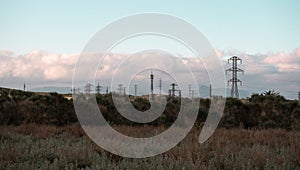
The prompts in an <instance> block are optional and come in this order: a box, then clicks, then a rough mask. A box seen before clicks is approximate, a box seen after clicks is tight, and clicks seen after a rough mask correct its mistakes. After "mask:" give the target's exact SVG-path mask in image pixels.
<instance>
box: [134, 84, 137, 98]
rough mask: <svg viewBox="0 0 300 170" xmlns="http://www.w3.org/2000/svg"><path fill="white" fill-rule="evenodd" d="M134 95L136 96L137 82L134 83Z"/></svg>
mask: <svg viewBox="0 0 300 170" xmlns="http://www.w3.org/2000/svg"><path fill="white" fill-rule="evenodd" d="M134 95H135V96H137V84H135V85H134Z"/></svg>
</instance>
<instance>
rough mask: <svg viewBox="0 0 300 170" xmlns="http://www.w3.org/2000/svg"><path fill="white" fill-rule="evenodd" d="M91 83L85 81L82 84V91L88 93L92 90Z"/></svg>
mask: <svg viewBox="0 0 300 170" xmlns="http://www.w3.org/2000/svg"><path fill="white" fill-rule="evenodd" d="M92 86H93V85H92V84H91V83H87V84H86V85H85V86H84V93H86V94H90V93H91V92H92Z"/></svg>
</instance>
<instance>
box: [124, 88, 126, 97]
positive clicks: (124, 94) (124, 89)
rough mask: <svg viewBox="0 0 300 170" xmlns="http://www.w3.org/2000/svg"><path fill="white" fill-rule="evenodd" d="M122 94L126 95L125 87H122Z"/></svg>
mask: <svg viewBox="0 0 300 170" xmlns="http://www.w3.org/2000/svg"><path fill="white" fill-rule="evenodd" d="M123 95H124V96H125V95H126V87H123Z"/></svg>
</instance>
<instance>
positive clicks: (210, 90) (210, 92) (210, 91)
mask: <svg viewBox="0 0 300 170" xmlns="http://www.w3.org/2000/svg"><path fill="white" fill-rule="evenodd" d="M209 97H210V98H211V97H212V87H211V84H209Z"/></svg>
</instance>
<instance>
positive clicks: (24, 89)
mask: <svg viewBox="0 0 300 170" xmlns="http://www.w3.org/2000/svg"><path fill="white" fill-rule="evenodd" d="M23 91H26V84H25V83H24V86H23Z"/></svg>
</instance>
